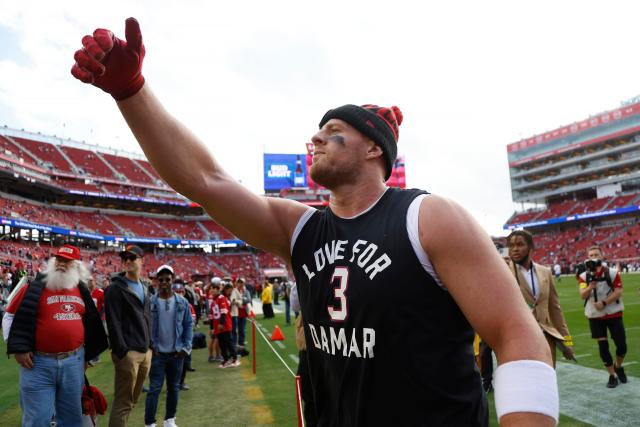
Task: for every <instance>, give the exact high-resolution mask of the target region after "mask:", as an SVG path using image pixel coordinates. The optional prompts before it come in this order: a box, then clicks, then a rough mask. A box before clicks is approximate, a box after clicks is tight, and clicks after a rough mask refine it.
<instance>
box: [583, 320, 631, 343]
mask: <svg viewBox="0 0 640 427" xmlns="http://www.w3.org/2000/svg"><path fill="white" fill-rule="evenodd" d="M589 328H590V329H591V338H594V339H598V338H607V329H609V333H610V334H611V338H614V337H617V336H620V335H621V334H624V324H623V323H622V316H620V317H614V318H611V319H589Z"/></svg>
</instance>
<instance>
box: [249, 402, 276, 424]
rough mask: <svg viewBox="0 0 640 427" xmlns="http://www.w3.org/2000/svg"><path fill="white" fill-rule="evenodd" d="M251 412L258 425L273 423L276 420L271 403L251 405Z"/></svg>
mask: <svg viewBox="0 0 640 427" xmlns="http://www.w3.org/2000/svg"><path fill="white" fill-rule="evenodd" d="M251 412H253V420H254V422H255V423H256V425H260V426H264V425H273V423H274V422H275V419H274V418H273V413H272V412H271V408H270V407H269V405H254V406H252V407H251Z"/></svg>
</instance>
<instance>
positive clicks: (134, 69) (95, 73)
mask: <svg viewBox="0 0 640 427" xmlns="http://www.w3.org/2000/svg"><path fill="white" fill-rule="evenodd" d="M125 38H126V40H127V41H124V40H121V39H119V38H117V37H116V36H114V35H113V33H112V32H111V31H109V30H105V29H103V28H98V29H97V30H95V31H94V32H93V36H84V37H83V38H82V46H83V49H80V50H78V51H76V53H75V55H74V56H73V58H74V59H75V60H76V63H75V64H74V65H73V67H72V68H71V74H72V75H73V76H74V77H75V78H76V79H78V80H80V81H82V82H84V83H91V84H93V85H94V86H97V87H99V88H100V89H102V90H103V91H105V92H107V93H108V94H110V95H111V96H113V97H114V98H115V99H116V100H122V99H126V98H129V97H130V96H133V95H135V94H136V93H138V91H139V90H140V89H142V86H143V85H144V77H143V76H142V61H143V59H144V54H145V49H144V44H142V33H141V32H140V25H139V24H138V21H136V19H135V18H129V19H127V21H126V24H125Z"/></svg>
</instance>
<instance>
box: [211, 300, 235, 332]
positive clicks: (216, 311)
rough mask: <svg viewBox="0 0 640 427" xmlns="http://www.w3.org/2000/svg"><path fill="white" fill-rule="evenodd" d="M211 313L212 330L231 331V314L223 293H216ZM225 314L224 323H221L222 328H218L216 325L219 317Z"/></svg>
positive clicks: (218, 322)
mask: <svg viewBox="0 0 640 427" xmlns="http://www.w3.org/2000/svg"><path fill="white" fill-rule="evenodd" d="M211 311H212V314H213V331H214V333H215V334H216V335H217V334H221V333H223V332H231V314H230V313H229V300H228V299H227V297H225V296H224V295H218V298H216V300H215V303H214V304H213V307H212V309H211ZM223 314H224V315H225V319H224V323H223V324H222V326H223V329H222V330H221V331H220V330H218V325H219V324H220V317H221V316H222V315H223Z"/></svg>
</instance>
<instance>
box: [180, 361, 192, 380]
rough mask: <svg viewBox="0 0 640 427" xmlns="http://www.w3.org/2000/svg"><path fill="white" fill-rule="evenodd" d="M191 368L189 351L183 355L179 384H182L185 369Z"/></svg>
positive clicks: (185, 374)
mask: <svg viewBox="0 0 640 427" xmlns="http://www.w3.org/2000/svg"><path fill="white" fill-rule="evenodd" d="M188 369H191V353H189V354H187V355H186V356H185V357H184V364H183V365H182V376H180V386H182V385H184V378H185V377H186V376H187V370H188Z"/></svg>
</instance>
